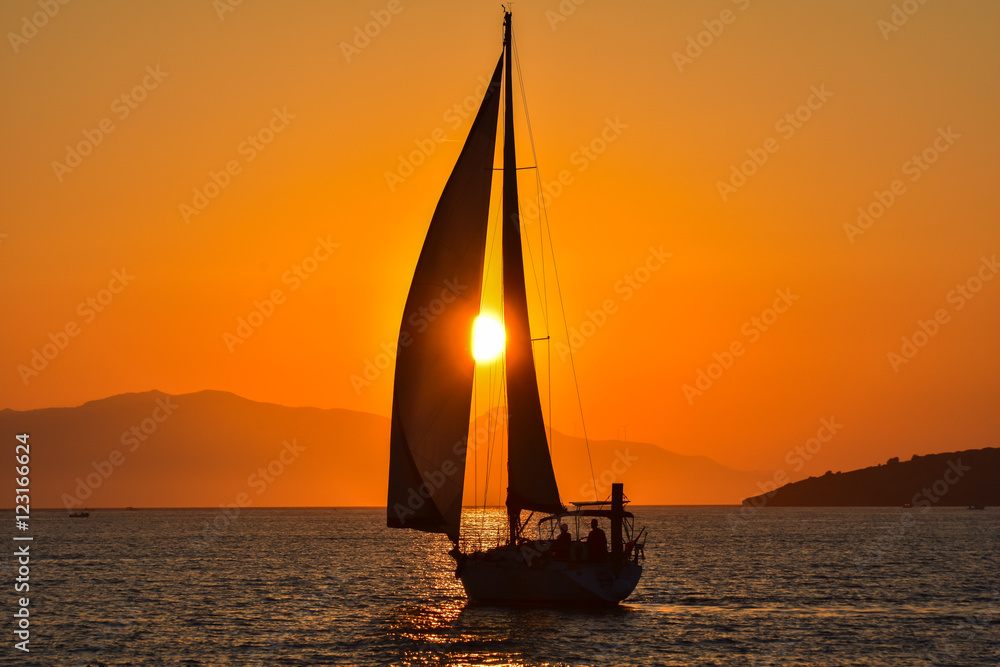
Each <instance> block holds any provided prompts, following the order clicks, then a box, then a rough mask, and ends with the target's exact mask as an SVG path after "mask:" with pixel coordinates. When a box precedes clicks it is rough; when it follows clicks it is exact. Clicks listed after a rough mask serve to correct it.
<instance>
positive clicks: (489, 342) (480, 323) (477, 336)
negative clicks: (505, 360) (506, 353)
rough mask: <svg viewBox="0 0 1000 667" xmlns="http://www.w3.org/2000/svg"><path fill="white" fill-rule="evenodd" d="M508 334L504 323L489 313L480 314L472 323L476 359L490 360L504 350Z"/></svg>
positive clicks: (473, 353) (473, 352) (473, 349)
mask: <svg viewBox="0 0 1000 667" xmlns="http://www.w3.org/2000/svg"><path fill="white" fill-rule="evenodd" d="M506 340H507V334H506V333H505V332H504V330H503V325H501V324H500V323H499V322H497V321H496V319H494V318H493V317H490V316H489V315H480V316H479V317H477V318H476V321H475V322H474V323H473V324H472V356H473V358H474V359H475V360H476V361H488V360H490V359H492V358H493V357H495V356H497V355H498V354H500V353H501V352H503V346H504V343H505V342H506Z"/></svg>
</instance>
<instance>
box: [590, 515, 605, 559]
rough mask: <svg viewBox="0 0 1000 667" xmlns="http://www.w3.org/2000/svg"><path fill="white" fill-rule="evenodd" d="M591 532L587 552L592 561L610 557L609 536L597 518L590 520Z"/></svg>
mask: <svg viewBox="0 0 1000 667" xmlns="http://www.w3.org/2000/svg"><path fill="white" fill-rule="evenodd" d="M590 528H591V531H590V534H589V535H587V554H588V557H589V559H590V560H591V561H593V562H601V561H604V560H606V559H607V557H608V538H607V536H606V535H605V534H604V531H603V530H601V529H600V527H598V525H597V519H593V520H591V522H590Z"/></svg>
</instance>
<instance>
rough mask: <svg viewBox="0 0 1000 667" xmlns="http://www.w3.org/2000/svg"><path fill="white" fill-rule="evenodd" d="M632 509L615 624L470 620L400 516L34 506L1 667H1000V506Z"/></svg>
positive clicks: (482, 613) (447, 578) (549, 618)
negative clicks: (632, 552) (631, 559)
mask: <svg viewBox="0 0 1000 667" xmlns="http://www.w3.org/2000/svg"><path fill="white" fill-rule="evenodd" d="M633 511H634V512H635V513H636V516H637V519H636V525H637V526H638V525H646V526H647V527H648V529H649V539H648V542H647V545H646V555H647V558H648V560H647V562H646V571H645V573H644V575H643V579H642V581H641V582H640V583H639V587H638V588H637V589H636V591H635V593H634V594H633V595H632V596H631V597H630V598H629V599H628V600H627V601H626V603H625V604H623V605H621V606H620V607H619V608H617V609H612V610H603V611H573V610H565V609H554V610H553V609H549V610H547V609H504V608H489V607H468V606H467V605H466V602H465V598H464V594H463V591H462V587H461V584H460V583H459V582H458V581H457V580H456V579H455V577H454V574H453V573H454V565H453V561H452V560H451V558H450V557H448V556H447V554H446V552H447V550H448V548H449V546H450V545H449V544H448V543H447V540H446V539H445V538H444V537H443V536H438V535H428V534H424V533H418V532H412V531H407V530H390V529H387V528H384V527H383V526H384V510H381V509H307V510H282V509H249V510H243V512H242V514H241V515H240V516H238V517H224V516H222V515H220V512H219V511H213V510H135V511H101V510H97V511H92V512H91V515H90V517H89V518H87V519H70V518H68V517H66V515H65V514H64V513H59V512H48V513H44V512H43V513H38V512H36V513H35V516H33V517H32V519H33V530H34V534H35V536H36V537H35V541H34V542H33V543H32V547H31V550H32V571H31V592H30V594H31V621H32V630H33V632H32V639H31V647H32V652H31V654H30V656H25V658H27V659H25V658H22V657H20V656H19V655H16V652H15V651H13V649H12V647H11V646H9V645H8V646H6V647H4V649H3V651H2V653H0V656H2V657H0V662H2V664H24V665H33V664H38V665H88V664H91V665H125V664H135V665H197V664H214V665H322V664H361V665H367V664H413V665H420V664H450V665H482V664H488V665H506V664H516V665H536V664H571V665H577V664H616V665H618V664H621V665H625V664H636V665H647V664H648V665H691V664H696V665H701V664H704V665H709V664H718V665H812V664H834V665H839V664H880V665H911V664H912V665H918V664H949V665H972V664H983V665H996V664H998V662H1000V510H998V509H989V510H986V511H985V512H981V511H980V512H977V511H967V510H964V509H946V508H935V509H933V510H930V511H926V512H921V510H904V509H902V508H900V509H767V510H760V511H758V512H757V513H756V514H754V515H752V516H741V515H740V514H738V512H737V508H729V507H652V508H642V507H639V508H633ZM206 522H214V523H215V524H216V525H217V526H219V529H218V530H215V529H212V530H206V529H205V524H206ZM9 551H12V550H9ZM4 561H5V562H4V565H5V572H7V573H8V574H7V575H6V579H7V588H6V590H8V591H11V590H12V582H11V577H12V575H11V574H10V573H12V572H13V571H14V561H13V560H12V557H11V555H10V553H9V552H8V554H7V555H6V556H5V558H4ZM12 596H13V594H12V593H8V594H7V595H6V596H5V599H6V600H8V602H7V603H6V605H5V606H6V607H7V608H12V605H13V603H12V601H11V598H12ZM5 634H6V636H8V637H10V633H9V632H8V633H5ZM8 642H11V640H10V639H8ZM11 643H12V642H11Z"/></svg>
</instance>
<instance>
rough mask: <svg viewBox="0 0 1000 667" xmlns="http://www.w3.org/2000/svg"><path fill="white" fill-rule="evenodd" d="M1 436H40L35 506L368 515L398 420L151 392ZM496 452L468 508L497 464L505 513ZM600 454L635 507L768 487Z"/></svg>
mask: <svg viewBox="0 0 1000 667" xmlns="http://www.w3.org/2000/svg"><path fill="white" fill-rule="evenodd" d="M483 424H485V421H484V420H480V425H483ZM0 432H2V433H8V434H13V433H24V432H26V433H29V434H30V444H31V488H32V505H33V506H34V507H60V508H61V507H64V506H65V505H66V503H67V502H69V503H72V504H73V506H74V507H76V506H86V507H90V508H97V507H128V506H134V507H218V506H219V505H227V504H233V503H237V502H249V503H250V505H252V506H255V507H286V506H351V505H354V506H365V505H367V506H372V505H382V504H384V503H385V499H386V484H387V471H388V465H389V456H388V450H389V446H388V443H389V420H388V419H387V418H386V417H382V416H378V415H373V414H368V413H363V412H355V411H351V410H338V409H331V410H323V409H318V408H291V407H285V406H281V405H274V404H270V403H258V402H255V401H250V400H247V399H244V398H241V397H239V396H236V395H235V394H231V393H227V392H220V391H201V392H197V393H192V394H184V395H180V396H171V395H168V394H164V393H162V392H158V391H150V392H144V393H135V394H122V395H120V396H112V397H110V398H105V399H101V400H96V401H91V402H89V403H85V404H84V405H81V406H78V407H72V408H46V409H40V410H28V411H15V410H0ZM553 439H554V442H553V447H552V451H553V459H554V462H555V468H556V477H557V479H558V481H559V484H560V490H561V493H562V497H563V499H564V501H568V500H589V499H593V497H594V490H593V486H594V485H593V482H592V481H591V480H592V477H591V468H590V464H589V462H588V458H587V453H586V445H585V443H584V442H583V441H582V440H580V439H577V438H572V437H569V436H566V435H563V434H561V433H559V432H556V433H554V437H553ZM494 440H495V439H494ZM498 442H499V440H497V441H496V442H492V445H490V444H489V443H486V444H484V446H483V447H481V448H480V450H479V451H477V452H476V453H475V454H474V455H473V454H471V453H470V455H469V467H468V470H467V473H466V495H465V497H466V499H467V502H468V503H470V504H471V503H472V502H474V500H473V498H474V496H473V485H474V482H476V481H478V483H479V488H480V492H479V496H478V499H479V501H480V502H481V501H482V487H483V485H484V480H485V479H486V473H487V464H490V470H491V473H492V476H491V480H490V487H489V489H488V491H489V495H488V501H489V502H490V503H491V504H498V503H502V501H503V498H502V489H503V488H505V486H506V479H504V480H503V483H502V485H503V486H501V481H500V480H499V478H498V471H500V470H503V471H504V472H506V467H505V466H503V465H502V464H501V463H500V451H499V444H498ZM286 443H287V444H286ZM590 450H591V454H592V459H593V472H594V477H596V478H597V487H598V488H597V491H598V495H600V496H601V497H605V496H607V495H608V494H609V493H610V483H611V482H614V481H623V482H624V483H625V492H626V494H627V495H628V496H629V497H630V498H631V499H632V500H633V501H634V502H635V503H637V504H650V505H652V504H733V503H736V502H738V500H739V498H741V497H743V496H745V495H746V494H748V493H751V492H753V491H754V490H755V489H756V488H757V486H756V483H757V481H758V480H759V479H761V478H762V473H754V472H746V471H740V470H733V469H731V468H727V467H725V466H723V465H720V464H719V463H716V462H715V461H712V460H711V459H708V458H705V457H700V456H682V455H680V454H676V453H673V452H670V451H667V450H665V449H662V448H660V447H657V446H655V445H651V444H648V443H640V442H620V441H594V442H591V443H590ZM491 451H492V454H493V456H492V457H488V456H487V453H488V452H491ZM476 463H478V466H477V465H475V464H476ZM7 502H10V501H9V500H8V501H7ZM76 503H79V505H77V504H76Z"/></svg>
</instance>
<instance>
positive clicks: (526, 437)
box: [501, 13, 564, 537]
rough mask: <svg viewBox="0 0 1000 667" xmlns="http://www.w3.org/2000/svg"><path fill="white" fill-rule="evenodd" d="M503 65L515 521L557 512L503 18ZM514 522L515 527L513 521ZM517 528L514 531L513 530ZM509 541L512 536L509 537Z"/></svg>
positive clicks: (510, 491) (510, 467)
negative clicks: (535, 352) (535, 346)
mask: <svg viewBox="0 0 1000 667" xmlns="http://www.w3.org/2000/svg"><path fill="white" fill-rule="evenodd" d="M505 19H506V20H505V25H506V36H505V40H504V43H505V46H506V54H505V58H506V65H507V76H506V79H505V86H504V87H505V95H504V116H505V118H504V146H503V222H502V225H501V229H502V230H503V319H504V328H505V329H506V330H507V352H506V364H507V433H508V436H507V451H508V455H507V476H508V485H507V510H508V513H509V514H510V515H511V517H512V518H516V517H517V515H518V514H519V513H520V511H521V510H522V509H526V510H537V511H540V512H561V511H562V510H563V509H564V507H563V506H562V503H560V502H559V488H558V487H557V486H556V477H555V473H554V472H553V470H552V458H551V456H550V455H549V447H548V440H547V438H546V437H545V422H544V421H543V419H542V404H541V401H540V400H539V396H538V380H537V378H536V376H535V362H534V358H533V356H532V350H531V330H530V328H529V326H528V298H527V295H526V292H525V285H524V259H523V257H522V254H521V224H520V216H519V214H518V199H517V154H516V151H515V149H514V95H513V86H512V84H511V79H512V76H511V50H512V49H511V47H512V44H511V34H512V33H511V18H510V14H509V13H508V14H507V15H506V17H505ZM513 523H516V521H515V522H513ZM514 529H516V527H515V528H514ZM512 537H513V535H512Z"/></svg>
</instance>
